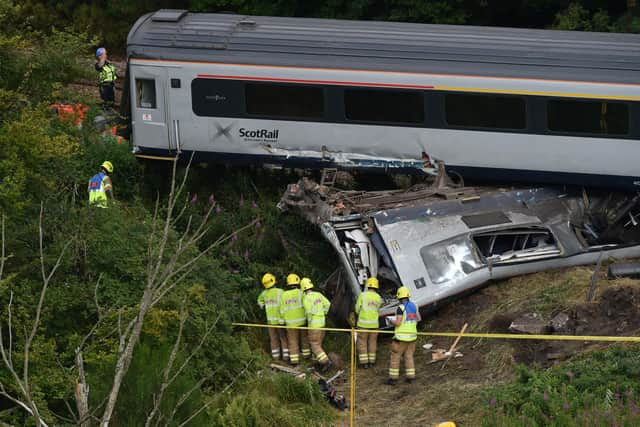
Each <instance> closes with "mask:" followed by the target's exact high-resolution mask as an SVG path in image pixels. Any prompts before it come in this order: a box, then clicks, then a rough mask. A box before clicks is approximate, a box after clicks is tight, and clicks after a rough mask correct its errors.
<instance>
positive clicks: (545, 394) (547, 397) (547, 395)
mask: <svg viewBox="0 0 640 427" xmlns="http://www.w3.org/2000/svg"><path fill="white" fill-rule="evenodd" d="M542 398H543V399H544V400H545V402H546V401H547V400H549V393H547V392H546V391H545V392H544V394H543V395H542Z"/></svg>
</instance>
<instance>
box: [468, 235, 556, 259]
mask: <svg viewBox="0 0 640 427" xmlns="http://www.w3.org/2000/svg"><path fill="white" fill-rule="evenodd" d="M473 241H474V243H475V244H476V247H477V248H478V250H479V251H480V253H481V254H482V256H483V257H485V258H495V257H497V260H498V261H508V260H521V259H523V258H529V257H540V256H552V255H557V254H559V253H560V248H559V246H558V244H557V242H556V239H555V238H554V237H553V234H551V231H549V230H547V229H544V228H537V227H536V228H533V227H532V228H517V229H509V230H499V231H492V232H489V233H482V234H476V235H474V236H473Z"/></svg>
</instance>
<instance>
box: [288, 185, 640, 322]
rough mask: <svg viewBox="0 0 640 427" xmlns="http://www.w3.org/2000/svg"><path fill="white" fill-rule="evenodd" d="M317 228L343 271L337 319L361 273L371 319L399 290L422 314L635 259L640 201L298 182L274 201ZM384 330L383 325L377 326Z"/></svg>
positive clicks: (546, 192) (389, 307)
mask: <svg viewBox="0 0 640 427" xmlns="http://www.w3.org/2000/svg"><path fill="white" fill-rule="evenodd" d="M279 206H280V207H281V208H282V209H283V210H292V211H295V212H297V213H299V214H301V215H303V216H304V217H305V218H306V219H307V220H309V221H311V222H313V223H315V224H317V225H318V226H319V227H320V229H321V231H322V234H323V235H324V237H325V238H326V239H327V240H328V241H329V242H330V243H331V245H332V246H333V247H334V249H335V250H336V253H337V254H338V257H339V259H340V261H341V264H342V267H343V271H344V272H345V273H346V279H347V280H346V283H347V284H348V287H347V289H346V292H343V293H342V294H341V298H338V299H336V298H334V300H333V304H334V305H340V306H342V309H343V310H344V312H342V313H338V314H339V315H342V316H345V315H346V314H347V313H348V312H349V311H350V310H351V307H352V304H353V301H355V300H354V298H355V297H357V295H358V294H359V293H360V292H362V290H363V289H364V284H365V281H366V279H367V278H368V277H371V276H377V277H378V279H379V280H380V283H381V295H382V297H383V301H384V303H383V307H382V308H381V310H380V315H381V317H384V316H386V315H392V314H394V313H395V308H396V306H397V304H398V301H397V299H396V297H395V295H396V289H397V288H398V287H400V286H406V287H408V288H409V290H410V291H411V295H412V300H413V301H414V302H415V303H416V304H417V305H418V306H419V307H421V308H422V309H426V310H428V309H433V308H436V307H438V306H439V305H441V304H442V303H443V302H445V301H447V300H449V299H451V298H453V297H456V296H459V295H461V294H464V293H465V292H468V291H471V290H474V289H476V288H478V287H479V286H482V285H483V284H485V283H487V282H489V281H491V280H497V279H504V278H508V277H512V276H517V275H520V274H527V273H533V272H538V271H543V270H547V269H552V268H560V267H571V266H577V265H585V264H593V263H596V262H597V261H598V259H600V258H601V259H603V260H607V259H609V258H614V259H620V258H629V257H638V256H640V195H638V194H635V195H633V194H631V195H630V194H628V193H613V192H608V191H607V192H604V191H596V190H588V191H587V190H582V189H578V188H576V189H569V190H567V189H564V188H556V187H544V188H526V189H519V190H499V189H493V190H491V189H488V188H486V187H485V188H458V189H455V188H453V189H452V188H426V189H421V190H417V191H405V190H396V191H383V192H359V191H337V190H334V189H331V188H328V187H326V186H322V185H318V184H316V183H314V182H312V181H309V180H307V179H303V180H301V181H300V182H299V183H298V184H292V185H290V186H289V187H288V189H287V192H286V193H285V195H284V196H283V198H282V200H281V202H280V205H279ZM381 324H382V325H384V322H381Z"/></svg>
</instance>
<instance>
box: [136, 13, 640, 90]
mask: <svg viewBox="0 0 640 427" xmlns="http://www.w3.org/2000/svg"><path fill="white" fill-rule="evenodd" d="M127 45H128V47H127V53H128V55H129V57H131V58H148V59H158V60H179V61H194V62H200V61H202V62H222V63H236V64H260V65H275V66H298V67H314V68H318V67H319V68H337V69H366V70H380V71H400V72H418V73H439V74H461V75H478V76H497V77H514V78H541V79H558V80H574V81H592V82H610V83H631V84H638V83H639V82H640V35H636V34H620V33H595V32H578V31H555V30H532V29H520V28H503V27H479V26H460V25H433V24H411V23H400V22H380V21H348V20H333V19H312V18H287V17H267V16H246V15H236V14H214V13H189V12H187V11H184V10H168V9H164V10H159V11H157V12H154V13H149V14H147V15H144V16H142V17H141V18H140V19H138V21H137V22H136V24H135V25H134V26H133V28H132V29H131V31H130V33H129V36H128V40H127Z"/></svg>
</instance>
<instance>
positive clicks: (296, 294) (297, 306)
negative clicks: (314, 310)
mask: <svg viewBox="0 0 640 427" xmlns="http://www.w3.org/2000/svg"><path fill="white" fill-rule="evenodd" d="M280 323H281V324H283V325H287V340H288V342H289V358H290V362H291V364H292V365H297V364H298V363H300V346H301V345H302V355H303V356H305V357H308V356H311V350H310V349H309V340H308V337H307V331H306V330H304V329H294V328H296V327H300V326H305V325H306V324H307V318H306V316H305V314H304V306H303V305H302V290H301V289H300V276H298V275H297V274H295V273H291V274H289V275H288V276H287V288H286V290H285V291H284V292H282V297H281V298H280Z"/></svg>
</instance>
